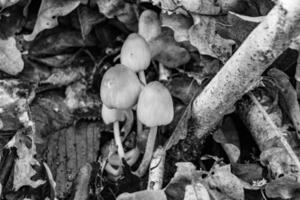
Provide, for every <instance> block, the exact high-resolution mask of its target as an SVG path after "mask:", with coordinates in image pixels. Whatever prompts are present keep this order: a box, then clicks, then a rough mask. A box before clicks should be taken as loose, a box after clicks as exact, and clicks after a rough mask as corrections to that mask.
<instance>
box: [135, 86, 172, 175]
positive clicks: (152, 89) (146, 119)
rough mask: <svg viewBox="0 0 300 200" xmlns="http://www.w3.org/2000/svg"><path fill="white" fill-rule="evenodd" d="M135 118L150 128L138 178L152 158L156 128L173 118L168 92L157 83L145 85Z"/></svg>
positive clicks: (170, 98) (138, 170)
mask: <svg viewBox="0 0 300 200" xmlns="http://www.w3.org/2000/svg"><path fill="white" fill-rule="evenodd" d="M137 116H138V119H139V120H140V121H141V122H142V123H143V124H145V125H146V126H148V127H150V131H149V134H148V139H147V144H146V150H145V154H144V157H143V160H142V162H141V164H140V166H139V168H138V169H137V171H136V173H137V175H138V176H143V175H144V173H145V172H146V169H147V167H148V166H149V163H150V161H151V158H152V154H153V150H154V145H155V139H156V134H157V126H161V125H167V124H169V123H170V122H171V121H172V120H173V117H174V109H173V101H172V97H171V94H170V92H169V90H168V89H167V88H166V87H165V86H163V85H162V84H161V83H160V82H158V81H154V82H151V83H149V84H147V85H146V86H145V87H144V88H143V90H142V91H141V93H140V96H139V100H138V104H137Z"/></svg>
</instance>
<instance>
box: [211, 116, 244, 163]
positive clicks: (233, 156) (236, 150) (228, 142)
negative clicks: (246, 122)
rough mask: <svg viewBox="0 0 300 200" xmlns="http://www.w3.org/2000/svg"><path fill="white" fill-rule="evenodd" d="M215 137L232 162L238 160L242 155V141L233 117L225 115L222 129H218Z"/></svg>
mask: <svg viewBox="0 0 300 200" xmlns="http://www.w3.org/2000/svg"><path fill="white" fill-rule="evenodd" d="M213 138H214V140H215V141H216V142H218V143H220V144H221V145H222V147H223V149H224V151H225V152H226V154H227V156H228V158H229V160H230V162H231V163H235V162H237V161H238V159H239V157H240V155H241V151H240V141H239V135H238V131H237V129H236V127H235V125H234V122H233V120H232V119H231V118H229V117H227V118H226V117H225V119H224V121H223V126H222V130H218V131H216V132H215V133H214V134H213Z"/></svg>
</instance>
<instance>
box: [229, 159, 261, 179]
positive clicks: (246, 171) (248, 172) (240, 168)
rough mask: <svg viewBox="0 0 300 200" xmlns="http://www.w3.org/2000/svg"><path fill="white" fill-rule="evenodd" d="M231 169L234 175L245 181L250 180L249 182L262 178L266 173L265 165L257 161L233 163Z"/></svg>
mask: <svg viewBox="0 0 300 200" xmlns="http://www.w3.org/2000/svg"><path fill="white" fill-rule="evenodd" d="M231 171H232V173H233V174H234V175H236V176H237V177H239V178H240V179H242V180H243V181H246V182H248V183H249V184H252V183H253V182H254V181H260V180H262V179H263V175H264V169H263V167H262V166H261V165H259V164H256V163H248V164H240V163H232V164H231Z"/></svg>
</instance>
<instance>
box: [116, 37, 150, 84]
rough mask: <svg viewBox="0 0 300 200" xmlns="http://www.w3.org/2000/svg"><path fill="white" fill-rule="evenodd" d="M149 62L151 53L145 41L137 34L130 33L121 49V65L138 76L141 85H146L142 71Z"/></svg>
mask: <svg viewBox="0 0 300 200" xmlns="http://www.w3.org/2000/svg"><path fill="white" fill-rule="evenodd" d="M150 61H151V51H150V48H149V46H148V43H147V42H146V40H145V39H144V38H143V37H141V36H140V35H139V34H137V33H131V34H130V35H129V36H128V37H127V39H126V40H125V42H124V44H123V46H122V49H121V64H123V65H125V66H126V67H128V68H130V69H132V70H133V71H135V72H137V73H138V74H139V78H140V80H141V81H142V83H143V84H146V78H145V73H144V70H145V69H147V68H148V67H149V65H150Z"/></svg>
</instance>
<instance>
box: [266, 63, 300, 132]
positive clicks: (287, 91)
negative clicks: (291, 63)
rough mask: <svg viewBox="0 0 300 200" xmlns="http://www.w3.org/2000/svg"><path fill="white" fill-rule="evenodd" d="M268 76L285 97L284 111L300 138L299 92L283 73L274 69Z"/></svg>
mask: <svg viewBox="0 0 300 200" xmlns="http://www.w3.org/2000/svg"><path fill="white" fill-rule="evenodd" d="M268 75H269V76H271V77H272V78H273V79H274V80H275V81H276V83H277V86H278V87H279V88H280V89H279V91H280V93H281V94H282V95H283V98H284V101H285V107H286V108H287V109H284V110H285V111H287V113H288V115H289V117H290V119H291V121H292V123H293V125H294V127H295V129H296V132H297V134H298V138H300V107H299V102H298V98H297V92H296V90H295V88H294V87H293V85H292V83H291V82H290V80H289V76H288V75H287V74H285V73H284V72H283V71H281V70H279V69H276V68H272V69H270V70H269V71H268Z"/></svg>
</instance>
